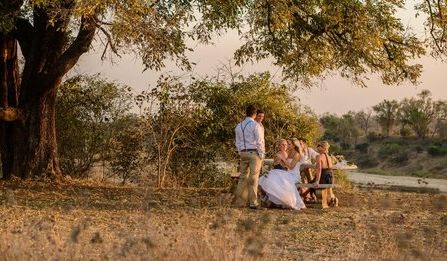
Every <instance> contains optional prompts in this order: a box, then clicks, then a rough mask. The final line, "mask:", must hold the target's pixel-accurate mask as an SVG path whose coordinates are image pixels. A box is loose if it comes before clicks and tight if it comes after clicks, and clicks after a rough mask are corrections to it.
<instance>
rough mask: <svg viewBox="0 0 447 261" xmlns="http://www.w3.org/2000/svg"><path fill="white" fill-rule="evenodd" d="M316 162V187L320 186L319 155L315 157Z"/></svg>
mask: <svg viewBox="0 0 447 261" xmlns="http://www.w3.org/2000/svg"><path fill="white" fill-rule="evenodd" d="M316 161H317V166H316V168H315V170H316V173H315V186H318V184H320V177H321V155H318V156H317V157H316Z"/></svg>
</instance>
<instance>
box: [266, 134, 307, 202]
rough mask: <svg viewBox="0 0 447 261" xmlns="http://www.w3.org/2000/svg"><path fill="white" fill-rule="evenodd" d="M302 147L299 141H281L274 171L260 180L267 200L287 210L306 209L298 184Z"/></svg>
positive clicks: (274, 163)
mask: <svg viewBox="0 0 447 261" xmlns="http://www.w3.org/2000/svg"><path fill="white" fill-rule="evenodd" d="M300 160H301V153H300V146H299V142H298V140H295V139H294V140H292V141H289V142H287V140H284V139H282V140H280V141H279V151H278V153H276V155H275V158H274V160H273V169H272V170H270V171H269V172H268V174H267V175H264V176H261V177H260V178H259V185H260V186H261V188H262V190H263V191H264V192H265V193H266V197H267V200H268V201H270V202H272V203H274V204H276V205H281V206H282V207H285V208H292V209H296V210H299V209H303V208H306V206H305V205H304V202H303V200H302V199H301V197H300V194H299V192H298V189H297V188H296V184H297V183H299V182H300V180H301V178H300V163H299V162H300Z"/></svg>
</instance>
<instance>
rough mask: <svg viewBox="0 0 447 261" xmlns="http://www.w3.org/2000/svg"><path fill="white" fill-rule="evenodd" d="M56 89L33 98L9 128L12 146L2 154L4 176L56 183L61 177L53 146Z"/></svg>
mask: <svg viewBox="0 0 447 261" xmlns="http://www.w3.org/2000/svg"><path fill="white" fill-rule="evenodd" d="M56 90H57V88H53V89H51V91H49V92H48V93H45V94H44V95H42V96H41V97H33V98H32V100H31V101H29V102H28V103H27V104H26V107H25V108H23V109H22V115H21V118H20V119H19V120H18V121H15V122H13V123H12V125H13V126H11V127H10V128H9V129H8V132H7V133H6V135H7V137H6V138H7V139H8V140H9V141H10V142H11V143H12V145H13V147H12V150H10V151H8V154H7V155H5V159H7V160H9V162H7V163H8V165H9V166H10V173H8V172H4V173H5V174H6V175H4V177H6V178H7V177H10V176H12V175H14V176H18V177H21V178H29V177H48V178H50V179H52V180H56V181H58V180H60V179H61V178H62V174H61V171H60V168H59V158H58V154H57V143H56V125H55V123H56V122H55V102H56ZM2 156H3V152H2ZM6 171H7V170H6Z"/></svg>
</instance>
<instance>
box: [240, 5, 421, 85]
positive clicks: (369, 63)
mask: <svg viewBox="0 0 447 261" xmlns="http://www.w3.org/2000/svg"><path fill="white" fill-rule="evenodd" d="M248 3H250V4H249V5H248V7H249V8H248V9H247V21H248V24H249V26H248V28H249V31H248V32H247V33H246V34H245V38H244V39H245V41H246V42H245V44H244V45H243V46H242V47H241V48H240V49H239V50H238V51H237V53H236V58H237V59H238V61H239V62H244V61H247V60H253V59H255V60H261V59H264V58H266V57H268V56H270V55H271V56H273V58H274V59H275V61H276V64H277V65H279V66H281V67H283V68H284V70H283V73H284V75H285V77H286V78H288V79H293V80H294V81H295V80H299V81H301V82H304V83H305V84H310V82H311V80H312V78H313V77H321V76H325V75H327V74H329V72H331V71H334V70H337V71H339V72H340V74H341V76H343V77H347V78H350V79H352V80H353V81H354V82H356V83H358V84H360V85H363V84H364V78H363V77H362V76H363V75H364V74H366V73H370V72H373V73H379V74H381V76H382V80H383V82H384V83H387V84H390V83H396V82H401V81H403V80H410V81H412V82H414V81H415V80H416V79H417V78H418V77H419V75H420V73H421V66H420V65H417V64H415V65H409V64H407V62H408V61H410V60H412V59H413V58H415V57H418V56H420V55H422V54H424V53H425V51H424V49H423V45H422V43H421V41H420V40H419V39H417V37H416V36H415V34H413V33H408V31H407V30H406V26H405V25H404V24H402V21H401V20H400V19H398V18H397V17H396V10H397V9H398V8H402V7H403V2H402V1H357V0H347V1H310V0H306V1H288V0H278V1H271V2H267V3H264V2H260V1H251V2H248Z"/></svg>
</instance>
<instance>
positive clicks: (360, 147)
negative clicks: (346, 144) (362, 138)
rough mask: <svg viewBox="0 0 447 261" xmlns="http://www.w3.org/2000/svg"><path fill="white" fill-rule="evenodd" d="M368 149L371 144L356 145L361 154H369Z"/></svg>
mask: <svg viewBox="0 0 447 261" xmlns="http://www.w3.org/2000/svg"><path fill="white" fill-rule="evenodd" d="M368 147H369V143H362V144H357V145H355V149H356V150H358V151H359V152H361V153H367V152H368Z"/></svg>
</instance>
